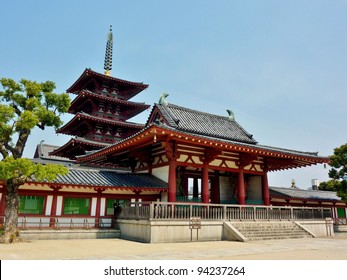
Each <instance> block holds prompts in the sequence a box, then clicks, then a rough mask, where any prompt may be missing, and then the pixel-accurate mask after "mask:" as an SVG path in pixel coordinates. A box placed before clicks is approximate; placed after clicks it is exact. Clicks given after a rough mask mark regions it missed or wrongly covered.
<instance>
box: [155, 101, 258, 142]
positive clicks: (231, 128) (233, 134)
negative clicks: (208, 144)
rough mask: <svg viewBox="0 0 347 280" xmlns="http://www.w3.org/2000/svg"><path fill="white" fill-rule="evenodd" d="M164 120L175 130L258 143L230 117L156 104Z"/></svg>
mask: <svg viewBox="0 0 347 280" xmlns="http://www.w3.org/2000/svg"><path fill="white" fill-rule="evenodd" d="M156 109H157V110H158V111H159V112H160V115H161V117H162V119H163V120H162V122H163V123H165V124H167V125H168V126H170V127H172V128H173V129H175V130H179V131H182V132H188V133H194V134H198V135H201V136H209V137H213V138H217V139H224V140H231V141H237V142H241V143H248V144H256V143H257V141H256V140H255V139H254V138H253V136H252V135H251V134H249V133H248V132H247V131H246V130H245V129H243V128H242V127H241V126H240V125H239V124H238V123H237V122H236V121H235V120H230V119H229V117H224V116H218V115H214V114H209V113H205V112H201V111H197V110H193V109H189V108H185V107H182V106H177V105H174V104H167V105H159V104H155V107H154V108H153V111H154V110H156Z"/></svg>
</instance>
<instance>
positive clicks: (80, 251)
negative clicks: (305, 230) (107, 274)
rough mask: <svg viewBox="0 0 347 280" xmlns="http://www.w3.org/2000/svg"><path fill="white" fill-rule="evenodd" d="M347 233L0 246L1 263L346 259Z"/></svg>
mask: <svg viewBox="0 0 347 280" xmlns="http://www.w3.org/2000/svg"><path fill="white" fill-rule="evenodd" d="M346 249H347V233H337V234H336V236H333V237H326V238H310V239H293V240H288V239H287V240H267V241H251V242H246V243H245V242H233V241H212V242H185V243H160V244H148V243H138V242H132V241H127V240H121V239H84V240H81V239H76V240H33V241H26V242H22V243H17V244H8V245H5V244H0V259H1V260H62V259H65V260H66V259H68V260H188V259H191V260H194V259H195V260H208V259H210V260H223V259H224V260H235V259H237V260H347V250H346Z"/></svg>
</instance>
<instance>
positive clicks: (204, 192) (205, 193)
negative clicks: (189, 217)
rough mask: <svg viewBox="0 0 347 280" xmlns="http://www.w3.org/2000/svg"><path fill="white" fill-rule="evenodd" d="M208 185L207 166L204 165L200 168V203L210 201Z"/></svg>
mask: <svg viewBox="0 0 347 280" xmlns="http://www.w3.org/2000/svg"><path fill="white" fill-rule="evenodd" d="M208 187H209V185H208V166H207V165H204V167H203V168H202V182H201V200H202V203H209V202H210V191H209V188H208Z"/></svg>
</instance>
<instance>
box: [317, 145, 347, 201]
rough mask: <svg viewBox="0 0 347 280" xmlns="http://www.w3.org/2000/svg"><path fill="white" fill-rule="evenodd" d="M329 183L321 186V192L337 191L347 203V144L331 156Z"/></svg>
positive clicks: (323, 183) (336, 149) (335, 150)
mask: <svg viewBox="0 0 347 280" xmlns="http://www.w3.org/2000/svg"><path fill="white" fill-rule="evenodd" d="M330 166H331V169H330V170H329V177H330V178H331V179H332V180H330V181H328V182H322V183H321V184H320V185H319V189H320V190H327V191H336V192H337V195H338V196H340V197H341V199H342V200H343V201H346V202H347V181H346V176H347V143H346V144H344V145H342V146H340V147H338V148H335V149H334V154H333V155H332V156H330Z"/></svg>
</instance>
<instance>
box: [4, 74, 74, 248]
mask: <svg viewBox="0 0 347 280" xmlns="http://www.w3.org/2000/svg"><path fill="white" fill-rule="evenodd" d="M0 84H1V87H0V101H1V104H0V156H1V157H2V159H1V162H0V180H1V182H2V184H4V186H5V188H6V199H5V200H6V202H5V203H6V208H5V226H4V234H3V235H2V237H1V239H0V242H2V243H11V242H16V241H18V240H19V238H18V236H19V231H18V228H17V220H18V207H19V196H18V189H19V187H20V186H21V185H23V184H24V183H25V182H28V181H33V180H36V181H52V180H54V179H55V178H56V176H57V175H58V174H66V173H67V171H68V170H67V169H66V168H65V167H63V166H61V165H53V164H48V165H41V164H35V163H33V162H32V161H31V160H29V159H26V158H23V152H24V148H25V145H26V143H27V140H28V138H29V136H30V134H31V132H32V130H33V129H34V128H35V127H39V128H40V129H42V130H44V129H45V127H55V128H58V127H59V126H60V125H61V124H62V121H61V118H60V116H61V114H63V113H65V112H67V110H68V107H69V104H70V99H69V96H68V95H67V94H66V93H63V94H57V93H54V92H53V91H54V89H55V84H54V82H51V81H46V82H43V83H38V82H36V81H30V80H26V79H22V80H20V81H19V83H17V82H15V81H14V80H13V79H6V78H2V79H0Z"/></svg>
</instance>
